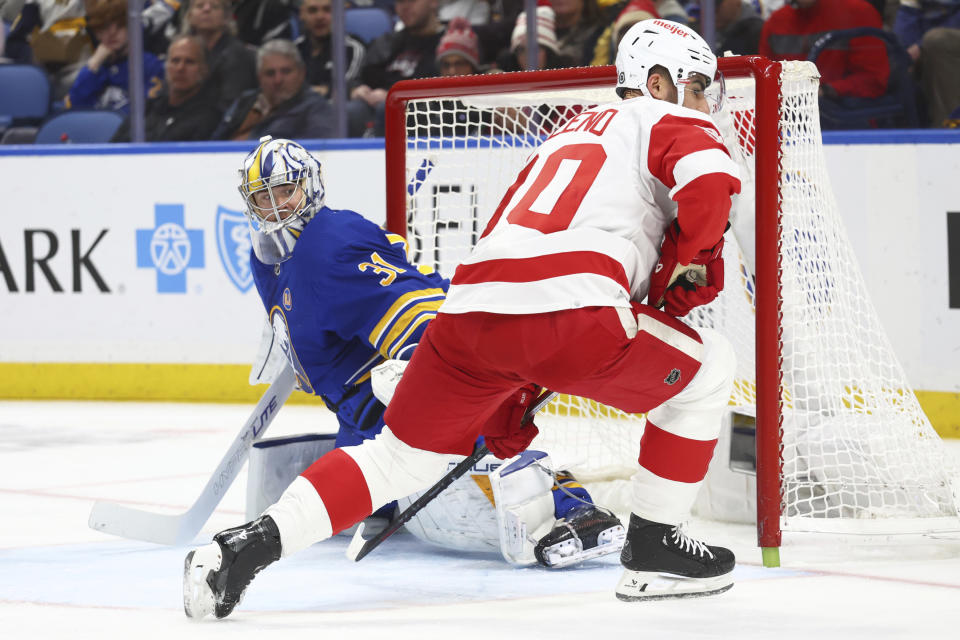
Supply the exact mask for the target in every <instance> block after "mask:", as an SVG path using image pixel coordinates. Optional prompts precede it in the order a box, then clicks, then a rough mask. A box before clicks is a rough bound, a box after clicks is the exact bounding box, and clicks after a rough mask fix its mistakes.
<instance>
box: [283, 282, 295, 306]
mask: <svg viewBox="0 0 960 640" xmlns="http://www.w3.org/2000/svg"><path fill="white" fill-rule="evenodd" d="M283 308H284V309H286V310H287V311H290V310H291V309H293V295H292V294H291V293H290V287H287V288H286V289H284V290H283Z"/></svg>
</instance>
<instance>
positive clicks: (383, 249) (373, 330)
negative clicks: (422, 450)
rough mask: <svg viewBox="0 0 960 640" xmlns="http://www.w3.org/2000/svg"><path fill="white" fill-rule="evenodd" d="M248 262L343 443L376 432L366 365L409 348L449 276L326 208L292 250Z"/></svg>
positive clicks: (392, 239) (291, 356)
mask: <svg viewBox="0 0 960 640" xmlns="http://www.w3.org/2000/svg"><path fill="white" fill-rule="evenodd" d="M250 264H251V267H252V270H253V279H254V282H255V283H256V285H257V291H258V292H259V293H260V297H261V299H262V300H263V304H264V307H265V308H266V310H267V315H268V316H269V319H270V323H271V325H272V326H273V332H274V336H275V338H276V340H277V341H278V343H279V346H280V347H281V348H282V349H283V351H284V353H285V354H286V356H287V359H288V361H289V362H290V363H291V365H292V366H293V369H294V371H295V372H296V375H297V381H298V383H299V385H300V388H301V389H303V390H304V391H305V392H307V393H312V394H315V395H318V396H320V397H321V398H323V400H324V402H325V403H326V404H327V406H328V407H329V408H330V409H331V410H333V411H334V412H335V413H336V414H337V419H338V420H339V422H340V427H341V428H340V430H339V434H338V436H337V446H346V445H352V444H358V443H359V442H360V441H361V440H363V439H365V438H370V437H373V435H375V434H376V433H378V432H379V431H380V429H381V428H382V427H383V410H384V407H383V405H382V404H381V403H380V402H379V401H378V400H377V399H376V398H375V397H374V395H373V389H372V387H371V385H370V370H371V369H373V367H375V366H376V365H378V364H380V363H381V362H383V361H384V360H386V359H388V358H400V359H407V358H409V357H410V355H411V354H412V351H413V347H414V346H415V345H416V344H417V342H418V341H419V340H420V336H421V335H422V334H423V331H424V329H426V327H427V324H428V322H429V321H430V320H431V319H432V318H434V317H435V316H436V314H437V310H438V309H439V308H440V305H441V304H442V303H443V301H444V297H445V293H446V290H447V287H448V286H449V282H448V281H447V280H446V279H445V278H442V277H440V275H439V274H437V273H434V272H432V271H430V270H429V269H424V271H421V270H420V269H418V268H417V267H416V266H414V265H412V264H410V262H409V261H408V260H407V256H406V241H405V240H404V239H403V238H402V237H401V236H398V235H394V234H389V233H386V232H384V231H383V230H382V229H380V227H378V226H377V225H375V224H374V223H372V222H370V221H369V220H367V219H365V218H364V217H363V216H361V215H360V214H358V213H355V212H353V211H348V210H333V209H329V208H327V207H323V208H322V209H320V210H319V211H318V212H317V214H316V215H315V216H314V218H313V219H312V220H311V221H310V222H309V223H307V225H306V226H305V227H304V230H303V233H302V234H301V236H300V237H299V238H298V239H297V243H296V246H295V248H294V251H293V255H292V256H291V257H290V259H288V260H286V261H285V262H282V263H280V264H279V265H277V266H276V267H275V266H273V265H265V264H263V263H261V262H260V261H259V260H257V258H256V256H255V255H253V253H252V252H251V258H250Z"/></svg>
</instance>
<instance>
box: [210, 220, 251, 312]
mask: <svg viewBox="0 0 960 640" xmlns="http://www.w3.org/2000/svg"><path fill="white" fill-rule="evenodd" d="M216 230H217V232H216V235H217V251H218V252H219V253H220V262H222V263H223V269H224V271H226V272H227V276H228V277H229V278H230V282H232V283H233V284H234V286H235V287H236V288H237V289H239V290H240V292H241V293H246V292H247V291H248V290H249V289H250V287H252V286H253V273H252V272H251V271H250V230H249V229H248V227H247V217H246V216H245V215H243V213H242V212H240V211H231V210H230V209H227V208H225V207H222V206H220V207H217V219H216Z"/></svg>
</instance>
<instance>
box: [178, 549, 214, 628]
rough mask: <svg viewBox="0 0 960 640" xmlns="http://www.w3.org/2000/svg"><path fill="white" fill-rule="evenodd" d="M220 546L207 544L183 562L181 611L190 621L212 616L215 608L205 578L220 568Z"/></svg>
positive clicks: (210, 590)
mask: <svg viewBox="0 0 960 640" xmlns="http://www.w3.org/2000/svg"><path fill="white" fill-rule="evenodd" d="M221 559H222V556H221V553H220V545H218V544H217V543H215V542H214V543H212V544H208V545H206V546H204V547H200V548H199V549H194V550H193V551H191V552H190V553H188V554H187V557H186V559H185V560H184V561H183V611H184V613H186V614H187V617H188V618H190V619H192V620H201V619H203V618H205V617H207V616H208V615H210V614H212V613H213V611H214V606H215V599H214V596H213V590H212V589H211V588H210V585H209V584H207V577H208V576H209V575H210V574H211V573H213V572H214V571H217V570H218V569H219V568H220V562H221Z"/></svg>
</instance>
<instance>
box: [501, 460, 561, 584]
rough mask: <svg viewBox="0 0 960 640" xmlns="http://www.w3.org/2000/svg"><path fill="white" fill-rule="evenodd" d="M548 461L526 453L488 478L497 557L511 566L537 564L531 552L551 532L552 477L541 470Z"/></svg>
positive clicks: (552, 520) (552, 509) (552, 521)
mask: <svg viewBox="0 0 960 640" xmlns="http://www.w3.org/2000/svg"><path fill="white" fill-rule="evenodd" d="M549 461H550V458H549V456H547V454H545V453H543V452H542V451H533V450H527V451H524V452H523V453H521V454H520V455H519V456H516V457H515V458H511V459H510V460H509V461H508V462H507V463H505V464H504V465H503V466H501V467H500V468H498V469H497V470H496V471H494V472H493V473H491V474H490V486H491V488H492V490H493V499H494V502H495V503H496V507H497V524H498V525H499V539H500V553H502V554H503V559H504V560H506V561H507V562H509V563H510V564H513V565H517V566H528V565H531V564H534V563H536V561H537V559H536V555H535V554H534V548H535V546H536V544H537V542H538V541H539V540H540V538H542V537H543V536H544V535H546V534H547V533H549V532H550V530H551V529H552V528H553V525H554V521H555V518H554V504H553V494H552V489H553V476H552V475H550V474H548V473H547V472H546V471H544V469H542V468H541V466H540V465H544V466H548V465H549Z"/></svg>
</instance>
